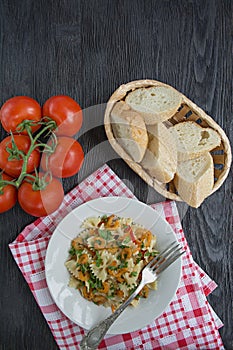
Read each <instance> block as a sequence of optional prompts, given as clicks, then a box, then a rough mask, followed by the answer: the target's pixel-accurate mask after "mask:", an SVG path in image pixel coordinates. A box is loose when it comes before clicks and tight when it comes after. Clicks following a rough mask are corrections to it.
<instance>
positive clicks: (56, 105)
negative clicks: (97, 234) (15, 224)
mask: <svg viewBox="0 0 233 350" xmlns="http://www.w3.org/2000/svg"><path fill="white" fill-rule="evenodd" d="M82 120H83V116H82V110H81V107H80V106H79V104H78V103H77V102H76V101H75V100H73V99H72V98H71V97H69V96H64V95H58V96H53V97H51V98H49V99H48V100H47V101H46V102H45V104H44V105H43V107H42V108H41V106H40V105H39V103H38V102H37V101H36V100H34V99H32V98H30V97H27V96H15V97H13V98H11V99H9V100H7V101H6V102H5V103H4V104H3V105H2V107H1V109H0V122H1V125H2V127H3V128H4V130H5V131H6V132H8V133H10V135H8V136H7V137H5V138H4V139H3V140H2V141H1V143H0V213H3V212H4V211H7V210H9V209H10V208H12V207H13V206H14V205H15V203H16V202H17V199H18V202H19V204H20V206H21V207H22V208H23V209H24V211H25V212H27V213H29V214H30V215H33V216H44V215H48V214H50V213H52V212H53V211H55V210H56V209H58V207H59V206H60V204H61V202H62V200H63V197H64V190H63V187H62V184H61V182H60V180H59V178H66V177H70V176H73V175H75V174H76V173H77V172H78V171H79V170H80V168H81V166H82V163H83V160H84V152H83V149H82V147H81V145H80V144H79V142H78V141H76V140H75V139H74V137H73V136H74V135H75V134H76V133H77V132H78V131H79V130H80V128H81V126H82ZM45 139H46V141H44V140H45Z"/></svg>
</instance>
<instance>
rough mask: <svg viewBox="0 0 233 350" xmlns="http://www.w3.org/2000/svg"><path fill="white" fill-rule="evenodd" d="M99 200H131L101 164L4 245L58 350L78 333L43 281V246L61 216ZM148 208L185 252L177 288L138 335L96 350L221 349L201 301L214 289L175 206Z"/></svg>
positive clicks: (72, 346) (215, 324)
mask: <svg viewBox="0 0 233 350" xmlns="http://www.w3.org/2000/svg"><path fill="white" fill-rule="evenodd" d="M103 196H125V197H130V198H134V195H133V193H132V192H131V191H130V190H129V189H128V188H127V186H126V185H125V184H124V183H123V182H122V181H121V180H120V179H119V178H118V177H117V176H116V174H115V173H114V172H113V171H112V170H111V169H110V168H109V167H108V166H107V165H104V166H102V167H101V168H100V169H98V170H97V171H95V172H94V173H93V174H92V175H90V176H89V177H88V178H87V179H86V180H84V181H83V182H82V183H80V184H79V185H78V186H76V187H75V188H74V189H73V190H72V191H70V192H69V193H68V194H67V195H66V196H65V198H64V202H63V204H62V205H61V207H60V208H59V210H57V211H56V212H54V213H53V214H52V215H49V216H47V217H43V218H39V219H37V220H36V221H35V222H34V223H32V224H30V225H29V226H27V227H26V228H25V229H24V230H23V231H22V232H21V233H20V234H19V236H18V237H17V238H16V240H15V241H14V242H12V243H11V244H10V245H9V247H10V249H11V252H12V254H13V256H14V259H15V261H16V263H17V265H18V266H19V268H20V270H21V272H22V274H23V276H24V278H25V279H26V281H27V283H28V285H29V287H30V289H31V291H32V293H33V295H34V297H35V299H36V301H37V303H38V305H39V307H40V309H41V312H42V313H43V315H44V317H45V319H46V321H47V323H48V325H49V327H50V329H51V331H52V333H53V335H54V338H55V340H56V342H57V344H58V347H59V348H60V349H68V350H76V349H77V348H78V344H79V343H80V341H81V339H82V336H83V335H84V330H83V329H82V328H80V327H79V326H77V325H76V324H74V323H73V322H72V321H70V320H69V319H68V318H67V317H66V316H65V315H64V314H63V313H62V312H61V311H60V310H59V309H58V307H57V306H56V305H55V304H54V302H53V300H52V297H51V295H50V293H49V290H48V287H47V284H46V279H45V267H44V260H45V255H46V249H47V245H48V242H49V239H50V237H51V235H52V233H53V231H54V229H55V228H56V226H57V224H58V223H59V222H60V221H61V220H62V218H63V217H65V216H66V215H67V213H69V212H70V211H71V210H72V209H74V208H76V207H77V206H78V205H80V204H82V203H84V202H87V201H89V200H91V199H94V198H98V197H103ZM151 206H152V208H154V210H157V211H159V213H160V215H162V216H163V217H164V218H165V219H166V220H167V221H168V223H169V224H170V225H171V226H172V228H173V230H174V232H175V234H176V235H177V238H178V241H179V242H180V244H181V245H182V246H183V247H184V248H185V249H186V253H185V254H184V255H183V256H182V259H183V262H182V263H183V267H182V278H181V281H180V285H179V288H178V290H177V293H176V295H175V297H174V299H173V300H172V302H171V303H170V305H169V306H168V307H167V308H166V310H165V312H164V313H163V314H162V315H161V316H160V317H159V318H157V319H156V320H154V321H153V322H152V323H151V324H149V325H148V326H146V327H145V328H143V329H139V330H138V331H135V332H132V333H127V334H122V335H121V334H119V335H114V336H107V337H106V338H105V339H104V340H103V341H102V342H101V344H100V346H99V348H98V349H108V350H126V349H136V350H138V349H147V350H156V349H165V350H168V349H169V350H172V349H174V350H175V349H193V350H194V349H203V350H204V349H205V350H207V349H214V350H217V349H224V347H223V344H222V340H221V337H220V335H219V332H218V329H219V328H220V327H222V322H221V321H220V319H219V318H218V317H217V315H216V314H215V312H214V311H213V309H212V308H211V306H210V305H209V303H208V301H207V299H206V296H207V295H208V294H210V293H211V292H212V291H213V290H214V289H215V288H216V287H217V285H216V284H215V282H214V281H212V280H211V279H210V277H209V276H208V275H207V274H206V273H205V272H203V270H202V269H201V268H200V267H199V266H198V265H197V264H196V263H195V262H194V261H193V259H192V256H191V253H190V250H189V247H188V245H187V241H186V239H185V236H184V233H183V230H182V227H181V223H180V219H179V215H178V211H177V207H176V204H175V202H173V201H166V202H162V203H157V204H153V205H151Z"/></svg>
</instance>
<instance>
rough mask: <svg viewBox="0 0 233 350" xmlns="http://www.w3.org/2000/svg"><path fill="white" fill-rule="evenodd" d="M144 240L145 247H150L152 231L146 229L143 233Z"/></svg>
mask: <svg viewBox="0 0 233 350" xmlns="http://www.w3.org/2000/svg"><path fill="white" fill-rule="evenodd" d="M142 241H143V242H144V245H145V247H146V248H148V247H149V246H150V244H151V241H152V233H151V232H150V231H146V232H145V233H144V234H143V235H142Z"/></svg>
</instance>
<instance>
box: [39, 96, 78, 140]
mask: <svg viewBox="0 0 233 350" xmlns="http://www.w3.org/2000/svg"><path fill="white" fill-rule="evenodd" d="M43 116H47V117H50V118H51V119H53V120H54V121H55V122H56V123H57V125H58V129H57V131H56V133H57V135H63V136H73V135H75V134H76V133H77V132H78V131H79V129H80V128H81V126H82V121H83V116H82V110H81V107H80V106H79V104H78V103H77V102H76V101H75V100H73V99H72V98H71V97H69V96H64V95H58V96H52V97H50V98H49V99H48V100H47V101H46V102H45V104H44V106H43Z"/></svg>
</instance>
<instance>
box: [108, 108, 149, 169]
mask: <svg viewBox="0 0 233 350" xmlns="http://www.w3.org/2000/svg"><path fill="white" fill-rule="evenodd" d="M111 124H112V130H113V134H114V137H115V138H116V140H117V142H118V143H119V144H120V145H121V146H122V148H123V149H124V150H125V151H126V152H127V153H128V154H129V156H130V157H131V158H132V159H133V160H134V161H135V162H141V160H142V158H143V157H144V154H145V152H146V148H147V144H148V135H147V131H146V125H145V122H144V120H143V118H142V117H141V116H140V115H139V114H138V113H136V112H134V111H132V110H130V107H129V106H128V105H127V104H126V103H125V102H123V101H119V102H117V103H116V104H115V105H114V107H113V109H112V112H111Z"/></svg>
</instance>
